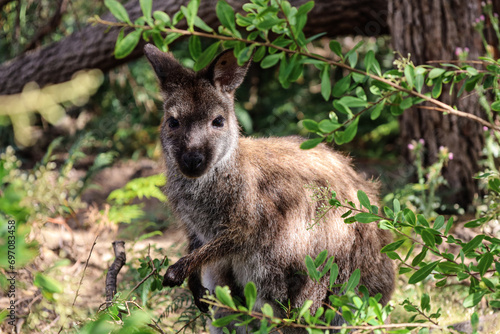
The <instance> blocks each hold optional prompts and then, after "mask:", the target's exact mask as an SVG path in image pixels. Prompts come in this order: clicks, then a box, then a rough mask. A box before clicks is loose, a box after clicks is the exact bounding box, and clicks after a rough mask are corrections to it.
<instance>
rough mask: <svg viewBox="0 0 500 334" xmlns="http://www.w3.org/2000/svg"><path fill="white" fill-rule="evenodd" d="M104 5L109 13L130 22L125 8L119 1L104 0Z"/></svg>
mask: <svg viewBox="0 0 500 334" xmlns="http://www.w3.org/2000/svg"><path fill="white" fill-rule="evenodd" d="M104 5H105V6H106V7H107V8H108V9H109V11H110V12H111V14H113V16H114V17H116V18H117V19H118V20H120V21H122V22H127V23H128V24H132V22H130V19H129V17H128V14H127V10H126V9H125V7H123V5H122V4H121V3H119V2H118V1H116V0H104Z"/></svg>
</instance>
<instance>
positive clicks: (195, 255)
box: [163, 230, 243, 287]
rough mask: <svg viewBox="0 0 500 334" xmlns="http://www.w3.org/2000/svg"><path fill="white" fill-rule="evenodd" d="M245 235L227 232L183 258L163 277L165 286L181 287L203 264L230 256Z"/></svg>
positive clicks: (169, 268)
mask: <svg viewBox="0 0 500 334" xmlns="http://www.w3.org/2000/svg"><path fill="white" fill-rule="evenodd" d="M242 237H243V234H240V233H238V232H236V231H229V230H225V231H224V232H222V233H220V234H219V235H218V236H217V237H216V238H215V239H214V240H212V241H210V242H209V243H207V244H205V245H203V246H202V247H200V248H198V249H196V250H194V251H193V252H191V253H190V254H188V255H186V256H184V257H182V258H180V259H179V261H177V262H176V263H175V264H173V265H171V266H170V267H168V269H167V272H166V274H165V276H164V277H163V285H164V286H169V287H174V286H178V285H181V284H182V282H184V280H185V279H186V277H188V276H189V275H191V274H192V273H193V272H194V271H195V270H197V269H199V268H200V267H201V266H202V265H203V264H205V263H209V262H211V261H214V260H218V259H221V258H223V257H225V256H227V255H230V254H231V253H233V252H234V250H235V243H236V242H237V241H239V243H241V242H242V241H243V240H241V239H242Z"/></svg>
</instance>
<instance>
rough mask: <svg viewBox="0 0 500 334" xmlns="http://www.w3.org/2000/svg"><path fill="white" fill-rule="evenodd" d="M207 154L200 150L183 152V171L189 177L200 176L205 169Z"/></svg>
mask: <svg viewBox="0 0 500 334" xmlns="http://www.w3.org/2000/svg"><path fill="white" fill-rule="evenodd" d="M204 162H205V156H204V155H203V154H201V153H199V152H186V153H184V154H182V158H181V161H180V163H181V166H180V167H181V171H182V173H183V174H185V175H186V176H188V177H198V176H201V175H202V174H203V172H204V171H205V167H206V166H205V164H204Z"/></svg>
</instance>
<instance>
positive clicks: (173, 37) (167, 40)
mask: <svg viewBox="0 0 500 334" xmlns="http://www.w3.org/2000/svg"><path fill="white" fill-rule="evenodd" d="M181 36H182V35H181V34H179V33H176V32H173V33H170V34H167V36H165V44H166V45H169V44H170V43H172V42H173V41H175V40H176V39H177V38H179V37H181Z"/></svg>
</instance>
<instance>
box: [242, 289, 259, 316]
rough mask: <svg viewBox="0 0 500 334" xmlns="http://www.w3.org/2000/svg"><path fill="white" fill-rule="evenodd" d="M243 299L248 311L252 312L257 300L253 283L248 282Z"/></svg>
mask: <svg viewBox="0 0 500 334" xmlns="http://www.w3.org/2000/svg"><path fill="white" fill-rule="evenodd" d="M244 293H245V299H246V302H247V308H248V310H250V311H251V310H253V307H254V305H255V301H256V300H257V287H256V286H255V283H253V282H248V283H247V284H246V285H245V291H244Z"/></svg>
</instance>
